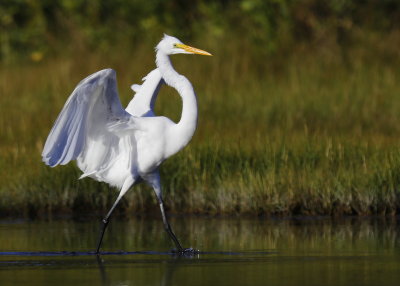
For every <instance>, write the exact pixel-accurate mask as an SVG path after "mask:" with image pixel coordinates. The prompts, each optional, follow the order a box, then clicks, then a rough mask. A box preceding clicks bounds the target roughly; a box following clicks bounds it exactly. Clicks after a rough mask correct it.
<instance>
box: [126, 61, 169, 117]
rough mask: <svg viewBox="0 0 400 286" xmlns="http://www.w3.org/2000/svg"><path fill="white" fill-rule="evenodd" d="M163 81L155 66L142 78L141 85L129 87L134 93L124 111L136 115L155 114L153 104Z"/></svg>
mask: <svg viewBox="0 0 400 286" xmlns="http://www.w3.org/2000/svg"><path fill="white" fill-rule="evenodd" d="M163 83H164V80H163V78H162V76H161V73H160V71H159V70H158V68H157V69H154V70H152V71H151V72H150V73H149V74H148V75H147V76H145V77H144V78H143V83H142V84H141V85H138V84H134V85H132V86H131V88H132V90H133V91H135V92H136V94H135V96H134V98H133V99H132V100H131V101H130V102H129V104H128V107H127V108H126V111H128V112H129V113H130V114H132V115H133V116H138V117H149V116H155V113H154V104H155V102H156V99H157V94H158V92H159V90H160V88H161V85H162V84H163Z"/></svg>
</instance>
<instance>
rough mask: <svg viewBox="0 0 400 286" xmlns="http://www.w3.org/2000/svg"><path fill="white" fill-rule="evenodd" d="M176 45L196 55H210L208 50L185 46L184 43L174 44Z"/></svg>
mask: <svg viewBox="0 0 400 286" xmlns="http://www.w3.org/2000/svg"><path fill="white" fill-rule="evenodd" d="M176 47H178V48H181V49H182V50H185V51H186V52H189V53H191V54H198V55H203V56H212V54H210V53H209V52H206V51H203V50H200V49H196V48H193V47H191V46H187V45H184V44H176Z"/></svg>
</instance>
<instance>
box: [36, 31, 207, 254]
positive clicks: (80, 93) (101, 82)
mask: <svg viewBox="0 0 400 286" xmlns="http://www.w3.org/2000/svg"><path fill="white" fill-rule="evenodd" d="M156 50H157V54H156V64H157V69H155V70H153V71H151V72H150V73H149V74H148V75H147V76H146V77H145V78H143V80H144V82H143V83H142V84H141V85H133V86H132V87H131V88H132V89H133V90H134V91H135V92H136V95H135V97H134V98H133V99H132V100H131V102H130V103H129V105H128V106H127V108H126V109H123V107H122V105H121V102H120V100H119V97H118V90H117V81H116V74H115V71H114V70H112V69H105V70H101V71H99V72H96V73H94V74H92V75H90V76H88V77H87V78H85V79H84V80H82V81H81V82H80V83H79V84H78V86H77V87H76V88H75V90H74V91H73V93H72V94H71V96H70V97H69V98H68V100H67V102H66V103H65V105H64V107H63V109H62V111H61V113H60V114H59V116H58V118H57V120H56V122H55V124H54V126H53V128H52V130H51V131H50V134H49V136H48V138H47V140H46V143H45V146H44V149H43V152H42V158H43V161H44V162H45V163H46V164H47V165H49V166H51V167H54V166H57V165H65V164H67V163H68V162H70V161H71V160H76V161H77V165H78V167H79V168H80V169H81V170H82V172H83V174H82V176H81V178H83V177H91V178H93V179H95V180H97V181H100V182H106V183H108V184H110V185H111V186H115V187H118V188H119V189H120V193H119V196H118V198H117V200H116V202H115V203H114V205H113V206H112V208H111V209H110V211H109V213H108V214H107V215H106V217H105V219H104V220H103V222H104V226H103V229H102V232H101V235H100V239H99V243H98V247H97V252H98V251H99V249H100V245H101V241H102V238H103V234H104V231H105V228H106V226H107V224H108V220H109V217H110V216H111V213H112V211H113V210H114V208H115V206H116V205H117V204H118V202H119V200H120V199H121V198H122V196H123V195H124V194H125V193H126V192H127V191H128V189H129V188H130V187H131V186H132V185H133V184H135V183H138V182H140V181H146V182H147V183H149V184H150V185H151V186H152V187H153V189H154V191H155V193H156V195H157V199H158V201H159V203H160V209H161V213H162V217H163V222H164V225H165V228H166V230H167V232H168V234H169V235H170V236H171V239H172V240H173V241H174V242H175V245H176V246H177V248H178V250H179V251H185V249H183V248H182V247H181V245H180V243H179V241H178V240H177V238H176V237H175V235H174V234H173V232H172V230H171V228H170V226H169V224H168V221H167V219H166V216H165V213H164V208H163V201H162V193H161V183H160V176H159V172H158V167H159V166H160V164H161V163H162V162H163V161H164V160H165V159H167V158H168V157H170V156H172V155H173V154H175V153H177V152H178V151H179V150H181V149H182V148H183V147H185V146H186V145H187V143H188V142H189V141H190V139H191V138H192V136H193V134H194V131H195V129H196V123H197V101H196V95H195V93H194V90H193V87H192V85H191V83H190V82H189V80H188V79H187V78H186V77H184V76H182V75H180V74H178V73H177V72H176V71H175V70H174V69H173V66H172V64H171V62H170V59H169V55H171V54H178V53H185V54H202V55H210V54H209V53H207V52H205V51H202V50H199V49H195V48H193V47H190V46H186V45H184V44H182V43H181V42H180V41H179V40H178V39H177V38H174V37H171V36H167V35H165V36H164V38H163V39H162V40H161V42H160V43H159V44H158V45H157V47H156ZM163 83H166V84H168V85H170V86H172V87H173V88H175V89H176V90H177V91H178V92H179V94H180V96H181V98H182V102H183V108H182V116H181V120H180V121H179V122H178V123H174V122H173V121H171V120H170V119H168V118H167V117H163V116H155V114H154V103H155V100H156V97H157V94H158V91H159V89H160V87H161V85H162V84H163Z"/></svg>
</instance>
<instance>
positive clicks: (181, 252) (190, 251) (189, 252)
mask: <svg viewBox="0 0 400 286" xmlns="http://www.w3.org/2000/svg"><path fill="white" fill-rule="evenodd" d="M171 252H172V254H174V255H178V256H185V257H191V256H195V255H197V254H199V253H200V251H199V250H197V249H194V248H192V247H189V248H182V249H172V250H171Z"/></svg>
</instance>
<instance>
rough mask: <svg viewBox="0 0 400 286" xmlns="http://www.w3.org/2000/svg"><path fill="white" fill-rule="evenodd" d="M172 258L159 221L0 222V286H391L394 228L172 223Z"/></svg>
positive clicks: (396, 262) (394, 224) (396, 250)
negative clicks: (98, 247) (102, 230)
mask: <svg viewBox="0 0 400 286" xmlns="http://www.w3.org/2000/svg"><path fill="white" fill-rule="evenodd" d="M171 224H172V226H173V228H174V230H175V232H176V234H177V235H178V237H179V238H180V239H181V241H182V243H183V244H184V246H185V247H193V248H195V249H199V250H200V254H198V255H195V256H193V257H179V256H176V255H173V254H172V253H171V252H170V250H171V248H172V245H171V242H170V241H169V239H168V237H167V235H166V234H165V233H164V230H163V227H162V223H161V221H160V220H158V219H129V220H124V219H114V220H113V221H112V222H111V223H110V227H109V229H108V230H107V233H106V237H105V239H104V243H103V251H104V253H103V255H101V256H100V257H98V256H96V255H93V253H92V251H93V250H94V247H95V244H96V239H97V235H98V230H99V222H98V220H95V219H90V220H89V221H72V220H50V221H49V220H47V221H24V220H20V221H19V220H3V221H0V283H1V285H54V284H57V285H60V286H61V285H303V284H304V285H398V283H399V282H400V247H399V246H400V244H399V232H400V229H399V221H398V220H396V219H376V218H375V219H354V218H347V219H341V220H331V219H328V218H317V219H308V218H297V219H271V218H270V219H239V218H230V219H221V218H198V217H187V218H173V219H171Z"/></svg>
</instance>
